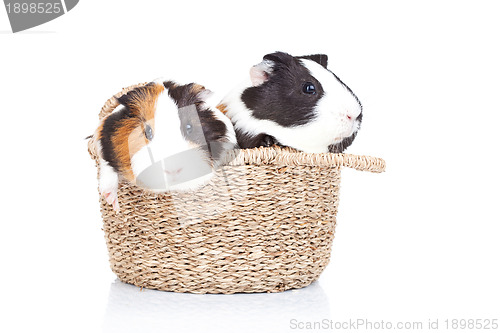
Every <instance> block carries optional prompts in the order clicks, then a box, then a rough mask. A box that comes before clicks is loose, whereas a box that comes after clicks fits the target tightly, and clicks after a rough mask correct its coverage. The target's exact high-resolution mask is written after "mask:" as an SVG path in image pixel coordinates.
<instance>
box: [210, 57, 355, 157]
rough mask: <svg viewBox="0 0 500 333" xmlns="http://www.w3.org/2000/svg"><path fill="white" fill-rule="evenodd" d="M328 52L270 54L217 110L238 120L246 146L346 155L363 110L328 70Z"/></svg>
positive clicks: (241, 141) (239, 134)
mask: <svg viewBox="0 0 500 333" xmlns="http://www.w3.org/2000/svg"><path fill="white" fill-rule="evenodd" d="M327 62H328V57H327V56H326V55H323V54H317V55H309V56H300V57H294V56H291V55H290V54H287V53H284V52H275V53H271V54H268V55H266V56H264V58H263V61H262V62H261V63H259V64H257V65H255V66H253V67H252V68H251V69H250V76H249V77H248V78H247V80H246V81H245V82H243V83H242V84H241V85H239V86H237V87H236V88H235V89H233V90H232V91H231V92H230V93H229V94H228V95H226V96H225V97H224V98H223V100H222V101H221V103H220V104H219V105H218V106H217V107H218V108H219V109H220V110H221V111H222V112H223V113H225V114H226V115H227V116H228V117H229V118H230V119H231V121H232V123H233V125H234V128H235V131H236V137H237V140H238V144H239V146H240V148H253V147H260V146H271V145H273V144H277V145H283V146H289V147H292V148H295V149H298V150H301V151H304V152H307V153H325V152H332V153H340V152H343V151H344V150H345V149H346V148H347V147H348V146H349V145H351V143H352V142H353V140H354V138H355V137H356V134H357V133H358V130H359V128H360V125H361V119H362V106H361V103H360V101H359V99H358V98H357V97H356V95H355V94H354V93H353V92H352V90H351V89H350V88H349V87H348V86H347V85H345V84H344V83H343V82H342V81H341V80H340V79H339V78H338V77H337V76H336V75H335V74H334V73H333V72H331V71H330V70H328V69H327Z"/></svg>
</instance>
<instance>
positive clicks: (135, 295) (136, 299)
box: [103, 280, 330, 333]
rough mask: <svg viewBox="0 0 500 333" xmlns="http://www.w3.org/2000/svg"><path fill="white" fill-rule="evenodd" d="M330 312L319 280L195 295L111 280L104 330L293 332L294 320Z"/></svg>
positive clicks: (320, 317)
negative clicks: (270, 289) (292, 286)
mask: <svg viewBox="0 0 500 333" xmlns="http://www.w3.org/2000/svg"><path fill="white" fill-rule="evenodd" d="M329 317H330V308H329V303H328V298H327V296H326V294H325V293H324V292H323V289H321V287H320V285H319V284H318V282H315V283H313V284H311V285H310V286H308V287H306V288H302V289H296V290H288V291H285V292H281V293H259V294H235V295H219V294H215V295H197V294H182V293H173V292H164V291H157V290H147V289H143V290H140V288H138V287H136V286H133V285H129V284H125V283H122V282H120V281H119V280H116V281H115V282H114V283H112V284H111V287H110V292H109V300H108V306H107V309H106V315H105V318H104V325H103V328H104V330H103V331H104V332H122V333H123V332H209V331H216V332H225V331H228V332H289V331H296V330H291V328H290V320H292V319H296V320H305V319H307V320H308V321H312V320H318V321H319V320H322V319H324V318H329Z"/></svg>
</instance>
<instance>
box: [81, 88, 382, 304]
mask: <svg viewBox="0 0 500 333" xmlns="http://www.w3.org/2000/svg"><path fill="white" fill-rule="evenodd" d="M134 87H135V86H132V87H129V88H125V89H123V90H122V91H121V92H120V93H118V94H117V95H115V96H113V97H112V98H110V99H109V100H108V101H107V102H106V104H105V105H104V107H103V108H102V110H101V113H100V115H99V116H100V118H102V117H105V116H106V115H108V114H109V113H111V111H112V110H113V109H114V108H115V107H116V106H117V105H118V103H117V101H116V97H118V96H120V95H122V94H124V93H126V92H127V91H129V90H130V89H132V88H134ZM89 153H90V155H91V156H92V158H93V159H96V158H97V156H96V152H95V142H94V140H93V139H91V140H90V141H89ZM229 157H230V158H229V159H228V163H226V165H225V166H223V167H221V168H219V169H218V170H217V171H216V173H215V175H214V177H213V178H212V179H211V180H210V182H209V183H208V184H207V185H205V186H203V187H202V188H201V189H199V190H197V191H191V192H182V193H166V194H154V193H149V192H147V191H144V190H142V189H140V188H138V187H136V186H134V185H132V184H130V183H126V182H122V183H121V184H120V187H119V190H118V200H119V203H120V212H119V213H116V212H115V211H113V209H112V208H111V206H110V205H108V204H107V203H106V201H105V200H104V199H103V198H100V205H101V213H102V218H103V222H104V233H105V239H106V243H107V247H108V251H109V257H110V264H111V269H112V271H113V272H114V273H115V274H116V275H117V276H118V277H119V279H120V280H121V281H123V282H126V283H131V284H134V285H137V286H140V287H145V288H152V289H159V290H166V291H175V292H192V293H226V294H229V293H237V292H246V293H248V292H278V291H283V290H287V289H291V288H301V287H305V286H307V285H309V284H310V283H312V282H313V281H315V280H316V279H318V277H319V275H320V274H321V272H322V271H323V270H324V269H325V267H326V265H327V264H328V262H329V260H330V252H331V245H332V241H333V238H334V232H335V225H336V213H337V208H338V202H339V197H338V196H339V184H340V169H341V167H351V168H354V169H357V170H366V171H371V172H382V171H384V170H385V162H384V161H383V160H382V159H379V158H374V157H368V156H355V155H347V154H307V153H302V152H297V151H294V150H292V149H287V148H286V149H284V148H278V147H272V148H255V149H244V150H239V151H234V152H231V153H230V154H229Z"/></svg>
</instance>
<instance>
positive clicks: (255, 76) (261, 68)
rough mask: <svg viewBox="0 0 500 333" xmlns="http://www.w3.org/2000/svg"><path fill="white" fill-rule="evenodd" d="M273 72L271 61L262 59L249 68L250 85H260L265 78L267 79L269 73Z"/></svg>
mask: <svg viewBox="0 0 500 333" xmlns="http://www.w3.org/2000/svg"><path fill="white" fill-rule="evenodd" d="M272 72H273V62H272V61H270V60H264V61H262V62H261V63H260V64H257V65H255V66H253V67H252V68H250V80H251V81H252V85H253V86H254V87H255V86H260V85H261V84H263V83H264V82H266V81H267V80H269V75H271V73H272Z"/></svg>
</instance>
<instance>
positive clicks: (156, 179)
mask: <svg viewBox="0 0 500 333" xmlns="http://www.w3.org/2000/svg"><path fill="white" fill-rule="evenodd" d="M209 93H210V91H209V90H207V89H205V88H204V87H203V86H201V85H198V84H195V83H190V84H186V85H179V84H177V83H175V82H173V81H161V80H157V81H154V82H151V83H148V84H147V85H145V86H141V87H138V88H135V89H133V90H131V91H129V92H128V93H127V94H125V95H123V96H121V97H119V98H118V102H119V103H120V104H121V107H117V108H115V110H114V111H113V112H112V113H111V114H110V115H109V116H107V117H106V118H104V119H103V120H102V121H101V123H100V125H99V127H98V129H97V131H96V133H95V134H94V135H95V136H96V138H97V153H98V155H99V163H100V173H99V191H100V193H101V194H102V195H103V196H104V197H105V198H106V201H107V202H108V203H109V204H111V205H112V206H113V208H114V209H115V210H116V211H118V210H119V204H118V197H117V190H118V182H119V179H120V177H122V178H124V179H126V180H127V181H129V182H131V183H134V184H136V185H138V186H141V187H143V188H145V189H148V190H150V191H153V192H167V191H185V190H192V189H196V188H197V187H199V186H201V185H203V184H205V183H206V182H207V181H208V180H209V179H210V177H211V176H212V172H213V170H214V169H215V168H216V167H217V165H218V164H217V163H218V162H219V161H220V159H221V158H222V157H223V155H224V153H225V152H226V151H227V150H228V149H233V148H234V147H235V146H236V137H235V133H234V130H233V126H232V124H231V122H230V121H229V119H228V118H227V117H226V116H224V115H223V114H222V113H221V112H220V111H219V110H217V109H216V108H211V107H209V106H208V105H207V103H206V100H207V98H208V96H209Z"/></svg>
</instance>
